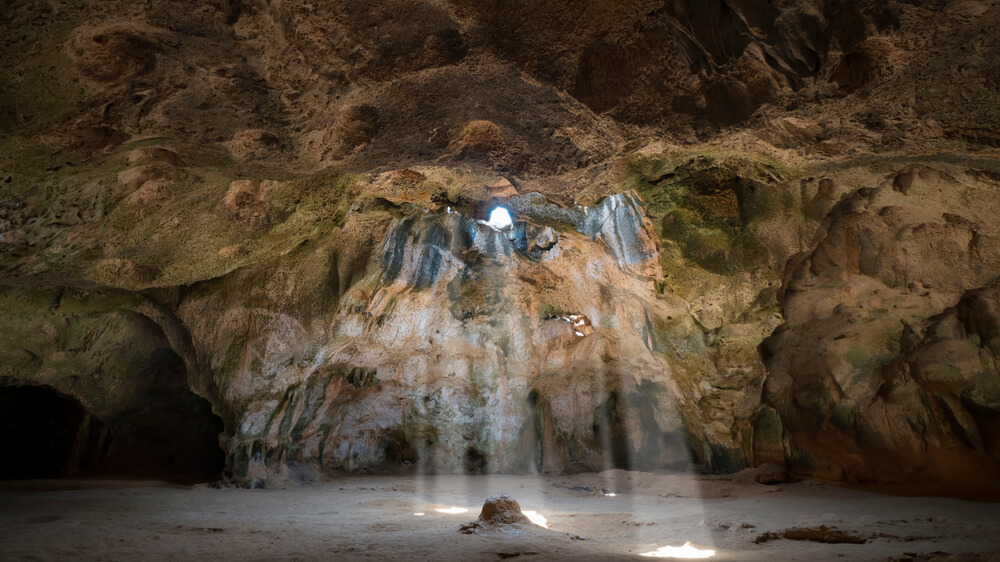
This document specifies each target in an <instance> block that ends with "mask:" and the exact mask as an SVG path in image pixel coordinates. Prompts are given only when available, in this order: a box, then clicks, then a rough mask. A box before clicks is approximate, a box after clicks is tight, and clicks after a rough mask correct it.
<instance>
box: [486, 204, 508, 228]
mask: <svg viewBox="0 0 1000 562" xmlns="http://www.w3.org/2000/svg"><path fill="white" fill-rule="evenodd" d="M486 224H488V225H489V226H491V227H493V228H494V229H495V230H503V229H505V228H510V227H511V226H512V225H513V224H514V220H513V219H512V218H511V217H510V211H508V210H507V209H505V208H504V207H496V208H495V209H493V210H492V211H491V212H490V220H488V221H486Z"/></svg>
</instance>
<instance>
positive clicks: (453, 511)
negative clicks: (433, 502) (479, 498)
mask: <svg viewBox="0 0 1000 562" xmlns="http://www.w3.org/2000/svg"><path fill="white" fill-rule="evenodd" d="M434 511H436V512H438V513H447V514H448V515H458V514H459V513H468V511H469V510H468V509H466V508H464V507H442V508H438V509H435V510H434Z"/></svg>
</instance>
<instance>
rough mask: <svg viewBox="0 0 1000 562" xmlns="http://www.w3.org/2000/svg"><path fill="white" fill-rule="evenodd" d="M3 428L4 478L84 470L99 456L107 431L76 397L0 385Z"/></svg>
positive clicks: (0, 474)
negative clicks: (103, 434)
mask: <svg viewBox="0 0 1000 562" xmlns="http://www.w3.org/2000/svg"><path fill="white" fill-rule="evenodd" d="M0 428H2V433H0V440H2V442H3V443H4V449H5V451H4V456H3V462H2V465H0V480H13V479H31V478H62V477H67V476H75V475H77V474H81V473H86V472H87V470H88V469H90V468H91V466H92V464H93V463H94V461H95V460H98V459H99V458H100V456H101V453H102V449H103V445H104V443H103V440H102V439H101V435H102V433H104V432H105V431H106V426H105V425H104V424H103V423H101V422H100V421H99V420H96V419H92V418H91V417H90V416H89V415H88V414H87V413H86V411H85V410H84V409H83V406H81V405H80V403H79V402H77V401H76V400H75V399H73V398H71V397H68V396H64V395H61V394H59V393H57V392H55V391H54V390H52V389H50V388H44V387H30V386H22V387H11V386H8V387H0ZM91 434H93V438H92V437H91Z"/></svg>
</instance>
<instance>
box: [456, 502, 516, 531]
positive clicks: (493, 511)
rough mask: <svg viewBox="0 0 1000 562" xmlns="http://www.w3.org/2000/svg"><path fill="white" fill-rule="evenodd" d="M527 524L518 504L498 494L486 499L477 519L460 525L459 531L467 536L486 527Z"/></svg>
mask: <svg viewBox="0 0 1000 562" xmlns="http://www.w3.org/2000/svg"><path fill="white" fill-rule="evenodd" d="M528 522H529V521H528V517H527V516H526V515H524V514H523V513H521V506H520V504H518V503H517V501H516V500H515V499H514V498H512V497H510V496H508V495H507V494H500V495H497V496H493V497H491V498H489V499H487V500H486V503H484V504H483V510H482V511H480V512H479V519H477V520H475V521H473V522H471V523H467V524H465V525H462V527H461V528H460V530H461V531H462V532H463V533H465V534H467V535H469V534H474V533H477V532H479V530H480V529H485V528H488V527H497V526H500V525H518V524H521V523H528Z"/></svg>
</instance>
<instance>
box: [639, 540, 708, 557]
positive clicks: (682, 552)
mask: <svg viewBox="0 0 1000 562" xmlns="http://www.w3.org/2000/svg"><path fill="white" fill-rule="evenodd" d="M639 556H648V557H650V558H711V557H713V556H715V551H714V550H711V549H704V550H703V549H700V548H695V547H694V546H692V545H691V543H689V542H686V543H684V546H663V547H660V548H658V549H656V550H654V551H652V552H643V553H642V554H640V555H639Z"/></svg>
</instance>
